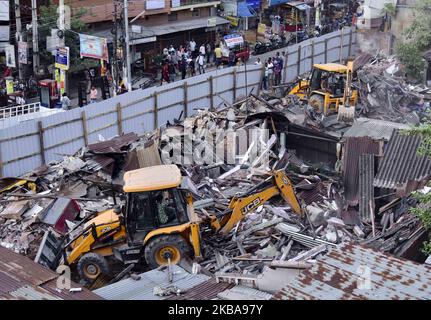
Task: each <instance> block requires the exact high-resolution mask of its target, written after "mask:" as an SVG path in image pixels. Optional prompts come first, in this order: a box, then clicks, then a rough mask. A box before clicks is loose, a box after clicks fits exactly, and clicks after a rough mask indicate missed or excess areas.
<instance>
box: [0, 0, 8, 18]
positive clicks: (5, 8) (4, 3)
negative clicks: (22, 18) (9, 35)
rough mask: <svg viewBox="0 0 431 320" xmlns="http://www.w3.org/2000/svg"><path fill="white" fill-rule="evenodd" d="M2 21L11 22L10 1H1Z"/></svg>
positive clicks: (0, 13)
mask: <svg viewBox="0 0 431 320" xmlns="http://www.w3.org/2000/svg"><path fill="white" fill-rule="evenodd" d="M0 21H9V1H8V0H1V1H0Z"/></svg>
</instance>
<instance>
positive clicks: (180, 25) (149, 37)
mask: <svg viewBox="0 0 431 320" xmlns="http://www.w3.org/2000/svg"><path fill="white" fill-rule="evenodd" d="M212 18H215V25H216V26H220V25H224V24H228V23H229V20H226V19H223V18H221V17H218V16H217V17H212ZM210 25H213V22H211V23H210V22H209V21H208V17H205V18H197V19H192V20H186V21H175V22H169V23H165V24H163V25H158V26H151V27H146V26H142V25H139V24H135V27H134V28H133V30H137V28H136V27H140V30H139V31H140V32H138V33H136V32H130V41H131V44H132V45H133V44H138V43H143V42H150V41H155V40H154V37H157V36H161V35H164V34H170V33H175V32H181V31H188V30H195V29H200V28H207V27H209V26H210ZM130 30H131V31H132V28H130ZM92 35H95V36H98V37H104V38H107V39H108V42H112V34H111V29H104V30H99V31H96V32H93V33H92ZM143 38H144V39H143ZM140 39H143V40H140Z"/></svg>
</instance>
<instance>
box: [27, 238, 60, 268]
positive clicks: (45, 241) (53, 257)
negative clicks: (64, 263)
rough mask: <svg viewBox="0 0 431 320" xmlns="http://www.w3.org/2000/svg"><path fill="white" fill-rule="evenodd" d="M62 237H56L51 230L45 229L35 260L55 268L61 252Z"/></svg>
mask: <svg viewBox="0 0 431 320" xmlns="http://www.w3.org/2000/svg"><path fill="white" fill-rule="evenodd" d="M63 244H64V241H63V239H59V238H57V237H56V236H55V235H54V233H53V232H52V231H51V230H47V231H45V234H44V236H43V238H42V242H41V244H40V246H39V250H38V252H37V254H36V258H35V259H34V261H35V262H37V263H39V264H41V265H43V266H45V267H47V268H49V269H51V270H54V271H55V270H56V269H57V267H58V265H59V262H60V260H61V258H62V254H63Z"/></svg>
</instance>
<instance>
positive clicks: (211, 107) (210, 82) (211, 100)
mask: <svg viewBox="0 0 431 320" xmlns="http://www.w3.org/2000/svg"><path fill="white" fill-rule="evenodd" d="M208 81H209V84H210V110H211V111H214V83H213V76H210V77H209V78H208Z"/></svg>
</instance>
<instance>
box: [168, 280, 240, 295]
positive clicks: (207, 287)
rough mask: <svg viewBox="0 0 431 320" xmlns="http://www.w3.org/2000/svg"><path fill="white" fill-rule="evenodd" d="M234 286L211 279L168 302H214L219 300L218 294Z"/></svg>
mask: <svg viewBox="0 0 431 320" xmlns="http://www.w3.org/2000/svg"><path fill="white" fill-rule="evenodd" d="M233 286H234V284H233V283H228V282H219V283H217V282H216V281H215V279H213V278H211V279H209V280H207V281H205V282H202V283H200V284H198V285H197V286H194V287H193V288H191V289H189V290H187V292H186V293H184V294H181V295H177V296H172V297H169V298H167V299H166V300H212V299H216V298H217V294H219V293H220V292H223V291H225V290H226V289H230V288H232V287H233Z"/></svg>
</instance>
